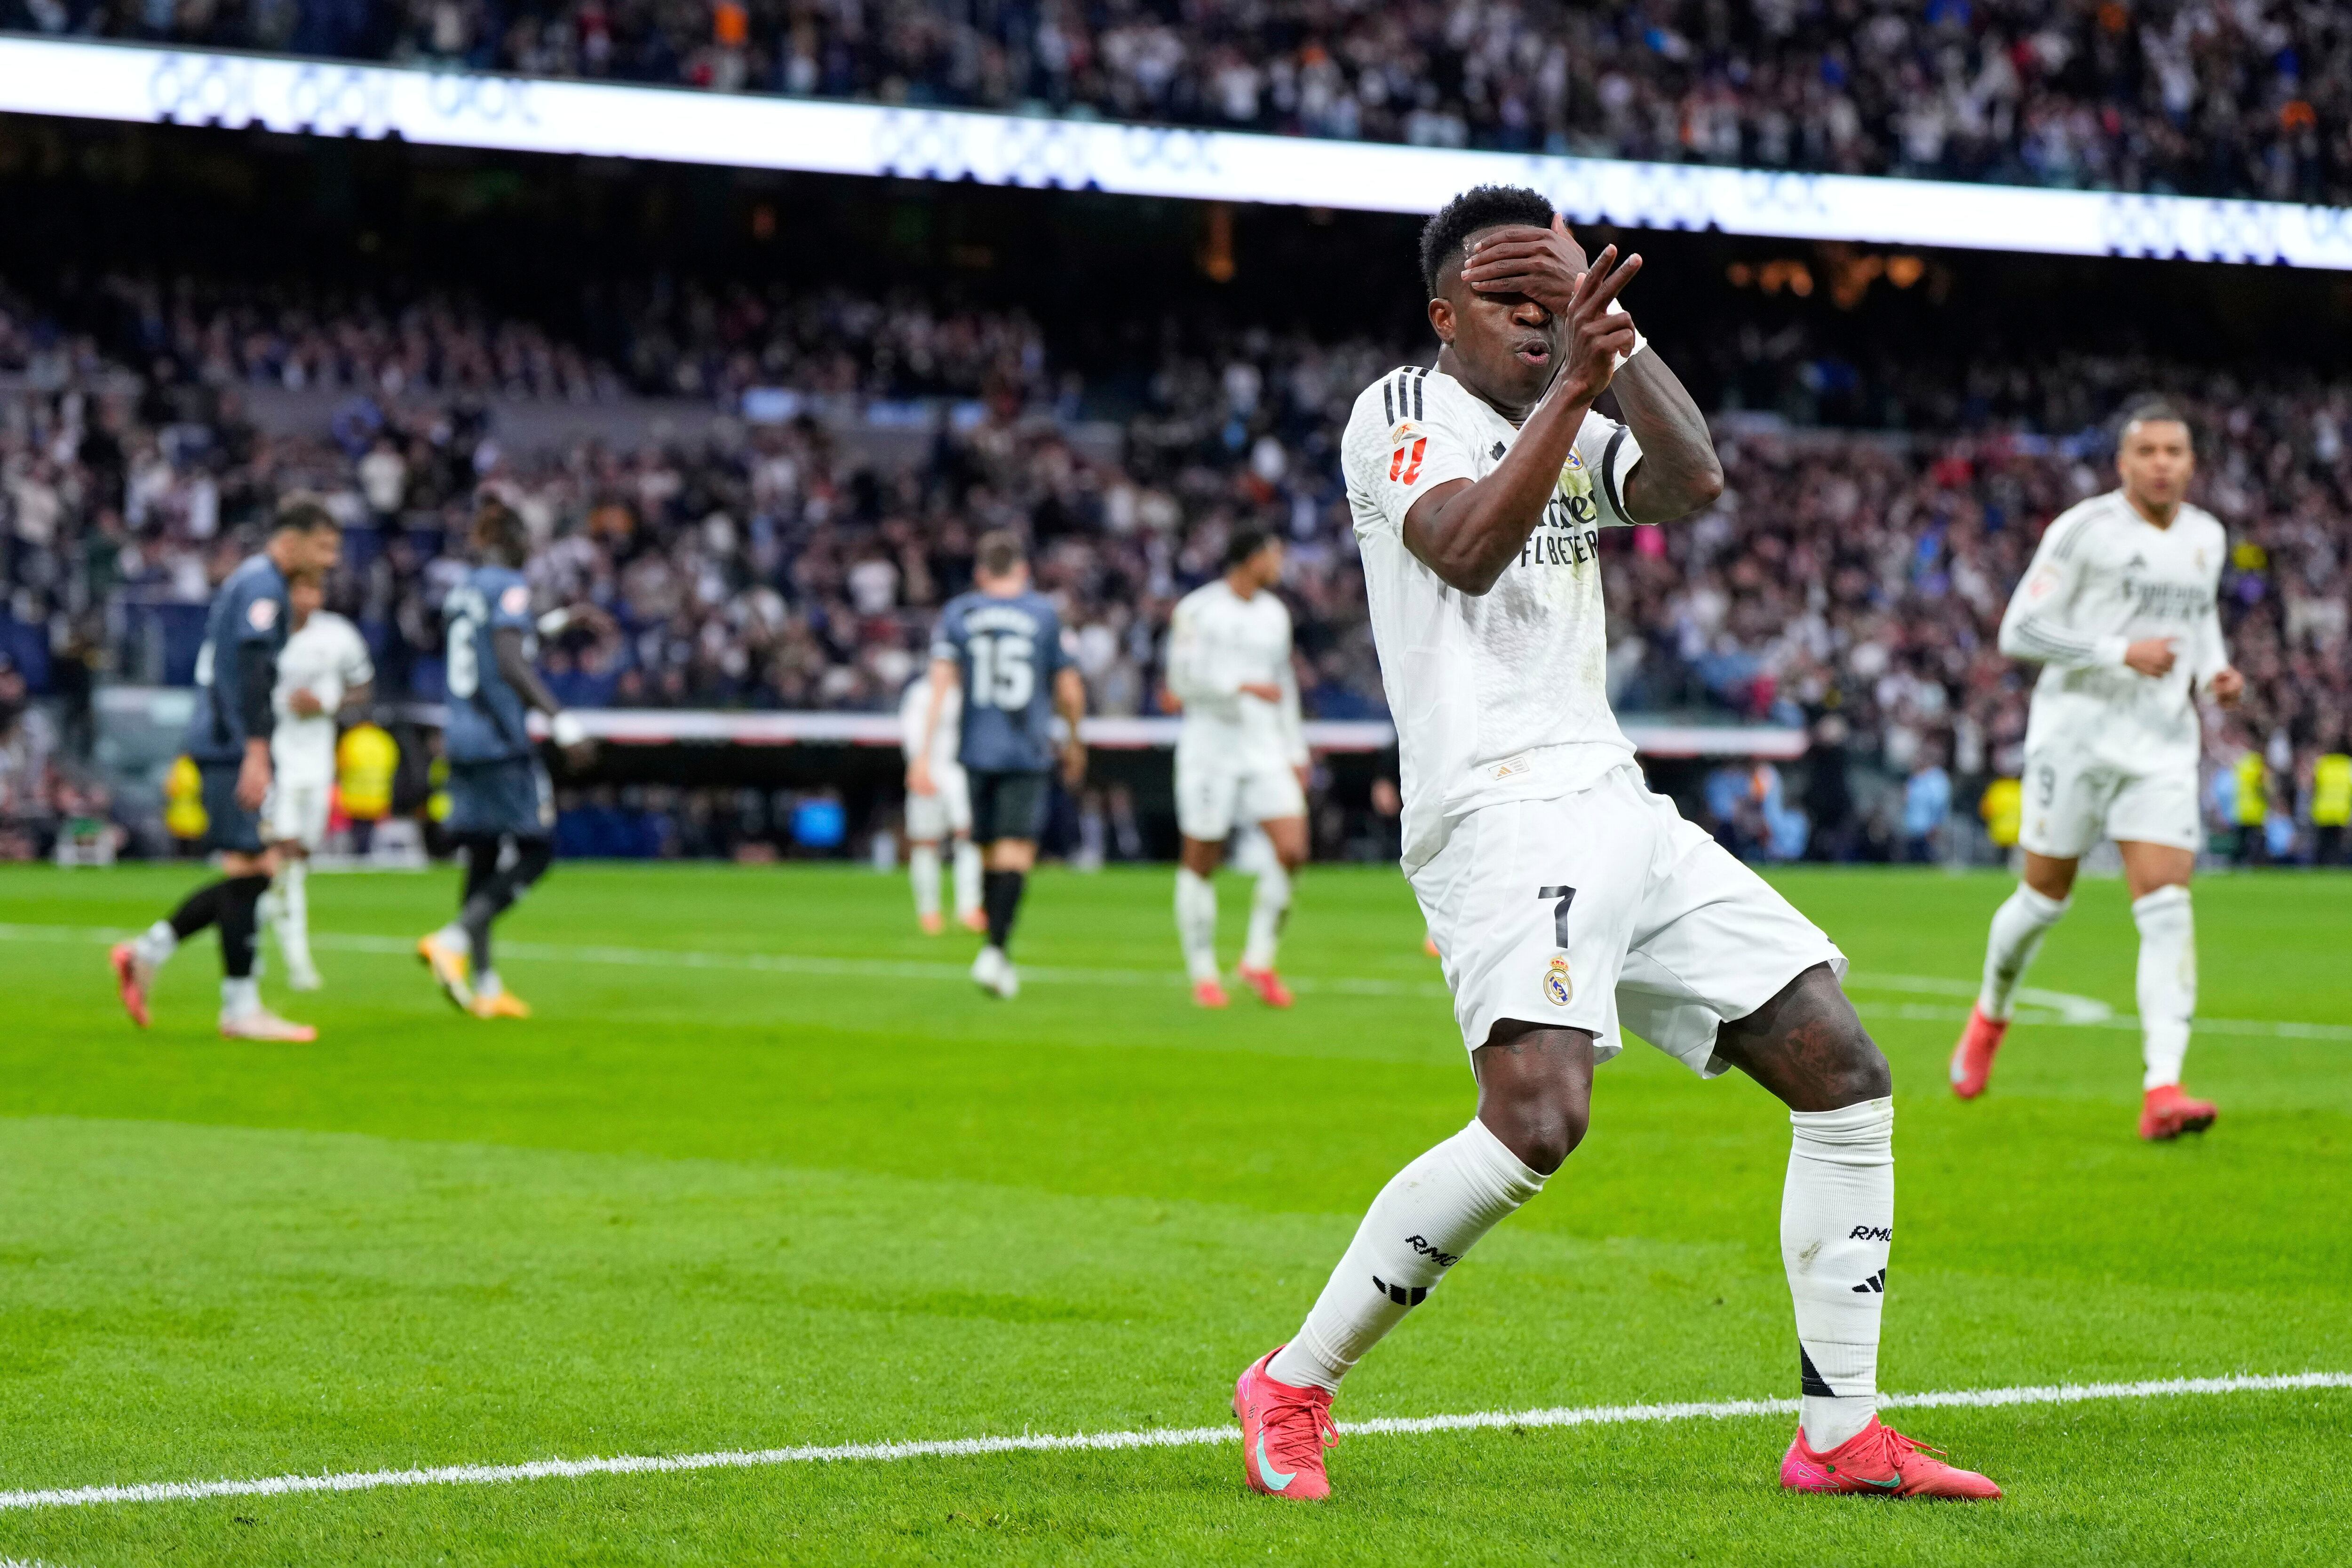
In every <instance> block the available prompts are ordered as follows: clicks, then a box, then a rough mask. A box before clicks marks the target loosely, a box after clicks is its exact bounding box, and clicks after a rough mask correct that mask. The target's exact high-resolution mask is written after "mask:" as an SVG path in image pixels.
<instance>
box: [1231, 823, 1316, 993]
mask: <svg viewBox="0 0 2352 1568" xmlns="http://www.w3.org/2000/svg"><path fill="white" fill-rule="evenodd" d="M1258 827H1259V829H1260V830H1261V831H1263V832H1264V833H1265V837H1266V842H1267V843H1268V844H1269V845H1270V846H1272V847H1273V849H1274V864H1272V865H1271V866H1268V867H1266V868H1265V869H1264V870H1262V871H1260V872H1259V873H1258V876H1257V888H1256V890H1255V895H1254V896H1253V897H1252V898H1251V900H1250V923H1249V944H1248V945H1247V946H1246V947H1244V948H1243V949H1242V963H1241V969H1240V971H1239V973H1240V974H1241V977H1242V983H1243V984H1245V985H1247V986H1248V987H1249V988H1250V989H1251V990H1253V991H1255V992H1256V993H1257V994H1258V996H1259V998H1260V999H1261V1000H1263V1001H1264V1002H1265V1005H1267V1006H1269V1007H1287V1006H1289V1005H1290V1003H1291V994H1290V987H1288V986H1287V985H1285V984H1283V983H1282V977H1281V975H1279V974H1277V973H1276V972H1275V967H1274V963H1275V955H1276V952H1277V951H1278V950H1279V948H1280V945H1281V942H1282V928H1283V926H1284V925H1285V924H1286V922H1287V921H1289V919H1290V891H1291V879H1292V878H1293V877H1294V876H1296V875H1297V871H1298V868H1300V867H1301V866H1304V865H1306V864H1307V818H1306V816H1305V815H1304V814H1301V815H1299V816H1277V817H1274V818H1272V819H1270V820H1261V821H1260V822H1259V823H1258Z"/></svg>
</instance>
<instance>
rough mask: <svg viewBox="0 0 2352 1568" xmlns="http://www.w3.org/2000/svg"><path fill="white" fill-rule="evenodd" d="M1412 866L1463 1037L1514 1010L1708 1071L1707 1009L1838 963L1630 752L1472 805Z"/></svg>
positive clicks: (1749, 999)
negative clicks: (1638, 1043) (1628, 1037)
mask: <svg viewBox="0 0 2352 1568" xmlns="http://www.w3.org/2000/svg"><path fill="white" fill-rule="evenodd" d="M1412 890H1413V893H1414V894H1415V896H1416V897H1418V898H1419V899H1420V900H1421V910H1422V914H1423V917H1424V918H1425V919H1426V920H1427V921H1428V922H1429V934H1430V935H1431V937H1433V939H1434V940H1435V941H1436V942H1437V951H1438V953H1439V955H1440V957H1441V958H1442V959H1443V960H1444V966H1445V984H1446V985H1447V987H1448V988H1449V989H1451V990H1452V991H1453V993H1454V1018H1455V1021H1456V1022H1458V1023H1459V1024H1460V1025H1461V1026H1462V1043H1463V1045H1464V1046H1465V1047H1466V1048H1468V1049H1470V1050H1474V1051H1475V1050H1476V1049H1477V1048H1478V1047H1481V1046H1483V1045H1485V1044H1486V1041H1487V1039H1488V1037H1490V1036H1491V1035H1492V1034H1493V1032H1494V1028H1495V1026H1496V1024H1497V1023H1499V1022H1501V1021H1503V1020H1505V1019H1515V1020H1519V1021H1522V1022H1526V1023H1530V1024H1540V1025H1546V1026H1557V1027H1562V1028H1570V1029H1585V1030H1589V1031H1590V1032H1591V1035H1592V1037H1593V1039H1594V1042H1595V1044H1596V1045H1597V1047H1598V1050H1597V1053H1596V1058H1597V1059H1598V1060H1601V1061H1607V1060H1608V1059H1609V1058H1612V1057H1613V1056H1615V1055H1616V1054H1617V1053H1618V1052H1619V1051H1620V1050H1622V1049H1623V1048H1624V1042H1623V1040H1622V1038H1621V1037H1620V1036H1619V1033H1618V1030H1619V1027H1620V1026H1621V1025H1622V1026H1623V1027H1624V1028H1628V1029H1631V1030H1632V1031H1633V1033H1635V1034H1637V1035H1639V1036H1641V1037H1642V1038H1643V1039H1645V1040H1647V1041H1649V1042H1650V1043H1651V1044H1652V1045H1654V1046H1655V1047H1657V1048H1658V1049H1660V1050H1662V1051H1664V1052H1665V1053H1666V1055H1668V1056H1670V1057H1673V1058H1675V1060H1677V1061H1679V1062H1681V1063H1682V1064H1683V1065H1684V1066H1685V1067H1687V1068H1690V1069H1691V1070H1692V1071H1694V1072H1696V1073H1697V1074H1698V1075H1699V1076H1700V1077H1701V1078H1713V1077H1715V1076H1716V1075H1717V1073H1720V1072H1722V1071H1723V1070H1724V1068H1725V1065H1726V1064H1725V1063H1724V1062H1723V1061H1721V1060H1720V1059H1718V1058H1717V1057H1716V1055H1715V1032H1716V1026H1717V1025H1719V1024H1721V1023H1723V1022H1724V1021H1726V1020H1727V1019H1732V1018H1744V1017H1746V1016H1748V1014H1750V1013H1753V1012H1754V1011H1756V1009H1757V1008H1759V1007H1760V1006H1762V1005H1764V1004H1765V1003H1767V1002H1769V1001H1770V1000H1771V999H1772V998H1773V997H1774V996H1775V995H1777V994H1779V993H1780V989H1781V987H1783V986H1785V985H1787V984H1789V982H1790V981H1791V980H1793V979H1795V978H1796V977H1797V976H1798V975H1799V974H1801V973H1804V972H1805V971H1806V970H1808V969H1811V967H1812V966H1813V965H1815V964H1817V963H1826V964H1828V965H1829V966H1830V968H1831V970H1832V972H1833V973H1836V974H1837V975H1838V976H1839V977H1840V978H1843V976H1844V974H1845V967H1846V963H1845V955H1844V954H1843V953H1842V952H1839V951H1838V950H1837V947H1836V945H1835V944H1834V943H1832V942H1831V941H1830V939H1829V938H1828V937H1827V936H1824V935H1823V934H1822V931H1821V929H1820V928H1819V927H1817V926H1815V925H1814V924H1813V922H1812V921H1809V920H1807V919H1806V918H1805V917H1804V916H1802V915H1801V914H1799V913H1798V912H1797V910H1795V908H1794V907H1793V906H1791V905H1790V902H1789V900H1786V899H1784V898H1782V897H1781V896H1780V894H1779V893H1777V892H1775V891H1774V890H1773V889H1772V888H1771V887H1770V885H1769V884H1768V883H1767V882H1766V881H1765V880H1764V879H1762V878H1761V877H1759V876H1758V875H1757V874H1756V873H1755V872H1753V871H1751V870H1749V869H1748V868H1747V867H1745V866H1743V865H1741V864H1740V863H1739V861H1738V859H1737V858H1735V857H1734V856H1733V855H1732V854H1731V853H1730V851H1728V850H1727V849H1725V848H1724V847H1723V846H1721V845H1719V844H1717V842H1716V841H1715V840H1714V839H1713V838H1712V837H1708V835H1707V834H1706V831H1705V830H1704V829H1702V828H1700V827H1699V826H1696V824H1694V823H1691V822H1686V821H1685V820H1684V819H1683V816H1682V814H1681V813H1679V812H1677V811H1676V810H1675V805H1674V802H1672V801H1671V800H1668V799H1667V798H1666V797H1665V796H1664V795H1653V794H1651V793H1650V790H1649V788H1648V786H1647V785H1646V784H1643V781H1642V775H1641V773H1640V771H1639V770H1638V769H1636V768H1635V767H1633V765H1632V764H1631V763H1627V764H1625V765H1624V766H1622V767H1617V768H1612V769H1611V770H1610V771H1609V772H1608V773H1605V774H1603V775H1602V776H1601V778H1600V779H1599V780H1598V781H1597V782H1596V783H1594V784H1592V785H1591V787H1590V788H1587V789H1584V790H1580V791H1579V792H1577V793H1576V794H1574V795H1562V796H1559V797H1558V798H1557V799H1552V800H1525V801H1505V802H1502V803H1500V804H1497V805H1487V806H1481V807H1479V808H1478V809H1477V810H1475V811H1473V812H1471V813H1470V814H1469V815H1468V816H1465V817H1464V818H1463V819H1462V820H1461V821H1460V822H1458V823H1456V824H1455V825H1454V833H1453V837H1451V838H1449V839H1448V840H1447V841H1446V845H1445V847H1444V848H1443V849H1441V850H1439V851H1438V852H1437V854H1436V855H1435V856H1433V858H1431V859H1430V860H1429V861H1428V862H1427V863H1426V864H1424V865H1423V867H1422V868H1421V869H1420V870H1418V871H1416V872H1414V873H1413V875H1412Z"/></svg>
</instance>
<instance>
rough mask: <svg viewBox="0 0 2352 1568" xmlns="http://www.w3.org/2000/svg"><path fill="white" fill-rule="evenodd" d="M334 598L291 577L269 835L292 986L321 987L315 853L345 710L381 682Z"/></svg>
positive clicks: (272, 917)
mask: <svg viewBox="0 0 2352 1568" xmlns="http://www.w3.org/2000/svg"><path fill="white" fill-rule="evenodd" d="M325 601H326V584H325V582H324V580H323V579H322V578H321V577H320V575H319V574H317V573H304V574H298V575H296V576H295V577H294V578H293V580H292V581H291V582H290V583H289V584H287V605H288V607H289V610H290V612H291V619H292V621H293V623H294V630H293V635H292V636H290V637H288V638H287V639H286V647H285V650H284V651H283V652H282V653H280V654H279V655H278V689H277V691H276V692H275V693H274V695H273V697H272V699H271V700H272V702H273V703H274V705H275V706H276V708H277V710H278V727H277V729H276V730H275V731H272V732H271V734H270V738H269V752H270V762H271V763H272V765H273V766H274V768H275V769H276V778H275V781H274V783H273V784H272V787H271V790H270V795H269V802H268V807H267V809H266V810H265V811H264V813H263V821H262V834H263V837H265V838H267V839H268V841H269V842H270V843H271V844H273V845H275V846H277V847H278V879H277V881H276V883H275V884H274V885H273V886H272V887H271V888H270V890H269V899H268V911H269V927H270V930H271V931H274V932H276V933H277V937H278V952H280V953H282V954H284V955H285V959H286V983H287V984H289V985H290V986H292V987H293V988H294V989H295V990H297V991H316V990H317V989H318V988H319V967H318V965H317V964H316V963H312V962H311V959H310V887H309V879H310V857H311V856H312V855H314V854H316V853H317V852H318V849H319V846H320V844H321V843H322V842H323V841H324V840H325V838H326V837H327V816H328V812H329V809H330V807H331V805H332V804H333V798H334V789H335V741H336V737H337V733H338V730H337V724H336V716H337V715H338V714H339V713H341V711H343V710H346V709H351V708H357V707H360V706H362V705H363V704H365V703H366V701H367V700H368V697H369V694H370V690H369V689H370V688H371V686H372V685H373V683H374V680H375V666H374V664H373V662H371V661H370V659H369V658H368V650H367V644H366V642H365V641H364V640H362V638H361V637H360V633H359V628H358V627H357V626H353V625H352V623H351V622H349V621H347V620H345V619H344V618H343V617H342V616H339V615H337V614H335V613H334V612H333V611H332V610H329V609H325V608H323V607H322V605H324V603H325Z"/></svg>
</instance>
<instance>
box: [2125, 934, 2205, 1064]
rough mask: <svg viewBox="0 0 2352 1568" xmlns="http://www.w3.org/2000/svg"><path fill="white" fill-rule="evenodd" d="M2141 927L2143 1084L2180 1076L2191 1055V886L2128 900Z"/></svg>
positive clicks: (2193, 1009)
mask: <svg viewBox="0 0 2352 1568" xmlns="http://www.w3.org/2000/svg"><path fill="white" fill-rule="evenodd" d="M2131 908H2132V920H2133V921H2134V922H2135V923H2136V924H2137V925H2138V927H2139V1027H2140V1042H2141V1043H2140V1050H2141V1055H2142V1058H2143V1059H2144V1060H2145V1061H2146V1062H2147V1076H2146V1077H2145V1078H2144V1079H2141V1081H2140V1088H2142V1089H2161V1088H2163V1087H2164V1086H2165V1085H2167V1084H2175V1083H2179V1081H2180V1061H2181V1058H2183V1057H2186V1056H2187V1055H2188V1054H2189V1020H2190V1019H2192V1018H2194V1017H2195V1016H2197V917H2196V915H2195V913H2194V912H2193V911H2192V910H2190V908H2189V889H2186V888H2178V887H2175V888H2158V889H2157V890H2156V891H2154V892H2153V893H2150V894H2148V895H2147V897H2146V898H2144V899H2134V900H2132V907H2131Z"/></svg>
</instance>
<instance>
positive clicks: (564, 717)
mask: <svg viewBox="0 0 2352 1568" xmlns="http://www.w3.org/2000/svg"><path fill="white" fill-rule="evenodd" d="M547 733H548V735H549V737H550V738H551V739H552V740H553V741H554V742H555V743H556V744H557V745H559V746H562V747H564V748H566V749H567V750H568V749H569V748H571V747H573V746H576V745H578V744H579V743H580V742H583V741H584V740H586V739H587V738H588V726H587V725H585V724H583V723H582V722H581V721H580V715H579V714H577V713H574V712H572V710H570V709H568V708H566V709H561V710H557V711H556V712H553V713H551V714H549V715H548V719H547Z"/></svg>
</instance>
